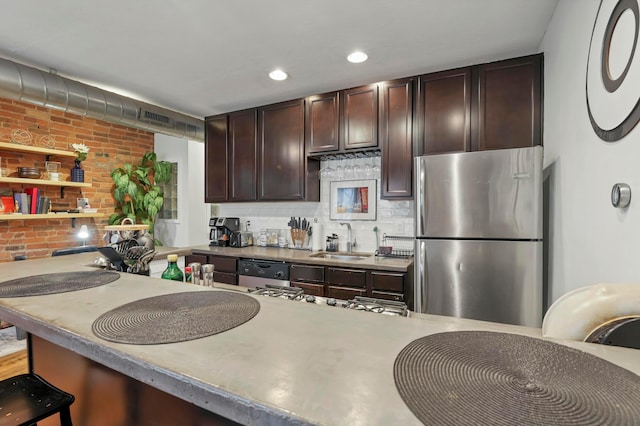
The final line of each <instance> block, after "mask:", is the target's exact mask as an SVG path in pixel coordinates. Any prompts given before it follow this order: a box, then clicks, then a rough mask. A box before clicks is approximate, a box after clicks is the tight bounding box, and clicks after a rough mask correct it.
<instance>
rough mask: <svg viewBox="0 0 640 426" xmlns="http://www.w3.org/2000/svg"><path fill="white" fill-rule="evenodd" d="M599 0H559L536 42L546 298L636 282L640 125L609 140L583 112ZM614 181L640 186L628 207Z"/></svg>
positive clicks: (639, 226) (639, 279)
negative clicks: (622, 205) (620, 204)
mask: <svg viewBox="0 0 640 426" xmlns="http://www.w3.org/2000/svg"><path fill="white" fill-rule="evenodd" d="M598 5H599V1H598V0H579V1H578V0H560V1H559V2H558V6H557V8H556V11H555V13H554V15H553V18H552V20H551V22H550V24H549V27H548V29H547V32H546V34H545V37H544V39H543V41H542V44H541V46H540V51H542V52H544V61H545V76H544V85H545V90H544V147H545V168H546V171H547V172H548V173H549V179H550V180H549V186H550V203H549V205H548V208H549V216H550V221H549V228H550V234H551V238H550V241H547V243H548V244H549V246H548V247H549V251H550V262H549V277H550V283H549V285H550V297H551V299H552V300H555V299H557V298H558V297H559V296H561V295H562V294H564V293H566V292H568V291H570V290H573V289H576V288H578V287H583V286H586V285H592V284H595V283H601V282H634V283H640V261H639V256H640V216H639V215H638V209H639V208H640V197H638V195H640V126H636V128H635V129H634V130H632V131H631V133H630V134H628V135H627V136H626V137H624V138H623V139H621V140H620V141H618V142H614V143H607V142H604V141H602V140H601V139H600V138H599V137H598V136H597V135H596V134H595V133H594V131H593V129H592V127H591V124H590V122H589V117H588V113H587V104H586V95H585V84H586V66H587V57H588V51H589V41H590V39H591V32H592V30H593V24H594V20H595V17H596V13H597V10H598ZM634 60H635V61H639V60H640V58H639V57H638V55H636V57H635V59H634ZM630 77H631V78H635V79H638V78H640V76H638V75H634V76H627V79H628V78H630ZM636 81H637V80H636ZM631 95H632V96H635V99H638V98H639V97H640V96H639V95H640V94H639V93H633V94H631ZM616 107H617V106H616V105H615V104H611V105H607V108H611V109H615V108H616ZM616 182H626V183H628V184H629V185H630V186H631V189H632V192H634V193H635V194H638V195H634V196H635V197H636V198H635V199H634V198H633V196H632V201H631V205H630V207H629V208H628V209H627V210H626V211H623V210H620V209H615V208H613V207H612V206H611V203H610V192H611V187H612V186H613V184H614V183H616Z"/></svg>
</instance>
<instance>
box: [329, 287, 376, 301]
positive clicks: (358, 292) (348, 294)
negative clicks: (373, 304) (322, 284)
mask: <svg viewBox="0 0 640 426" xmlns="http://www.w3.org/2000/svg"><path fill="white" fill-rule="evenodd" d="M366 294H367V292H366V290H364V289H358V288H347V287H335V286H331V285H330V286H327V289H326V296H327V297H333V298H335V299H340V300H350V299H353V298H354V297H356V296H366Z"/></svg>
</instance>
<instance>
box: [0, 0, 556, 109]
mask: <svg viewBox="0 0 640 426" xmlns="http://www.w3.org/2000/svg"><path fill="white" fill-rule="evenodd" d="M556 3H557V0H272V1H266V0H236V1H233V0H225V1H223V0H168V1H167V0H165V1H158V0H134V1H131V0H107V1H104V0H57V1H50V0H14V1H8V2H3V3H2V14H3V16H4V17H5V19H3V22H2V25H0V57H4V58H6V59H9V60H13V61H15V62H19V63H22V64H25V65H30V66H34V67H36V68H40V69H43V70H49V69H54V70H56V72H57V73H58V74H60V75H62V76H65V77H68V78H71V79H74V80H79V81H83V82H85V83H89V84H92V85H95V86H98V87H101V88H103V89H106V90H110V91H113V92H117V93H120V94H123V95H126V96H129V97H132V98H136V99H139V100H142V101H145V102H149V103H152V104H155V105H159V106H162V107H165V108H168V109H171V110H174V111H178V112H182V113H186V114H189V115H193V116H195V117H199V118H202V117H205V116H208V115H213V114H217V113H222V112H229V111H234V110H239V109H242V108H246V107H252V106H258V105H265V104H269V103H273V102H278V101H284V100H288V99H292V98H298V97H303V96H307V95H311V94H316V93H322V92H325V91H329V90H335V89H344V88H349V87H353V86H357V85H361V84H366V83H372V82H375V81H381V80H385V79H391V78H398V77H405V76H410V75H418V74H422V73H426V72H432V71H438V70H443V69H449V68H454V67H457V66H463V65H470V64H476V63H482V62H489V61H493V60H497V59H505V58H510V57H515V56H522V55H527V54H531V53H537V49H538V46H539V45H540V42H541V41H542V37H543V35H544V32H545V30H546V28H547V25H548V23H549V21H550V19H551V16H552V14H553V11H554V9H555V6H556ZM356 49H361V50H364V51H365V52H366V53H367V54H368V55H369V60H368V61H367V62H365V63H363V64H350V63H348V62H347V61H346V59H345V57H346V56H347V54H348V53H350V52H351V51H353V50H356ZM277 67H280V68H282V69H284V70H286V71H287V72H288V73H289V76H290V78H289V79H288V80H286V81H284V82H276V81H272V80H270V79H269V78H268V76H267V74H268V73H269V71H271V70H273V69H274V68H277Z"/></svg>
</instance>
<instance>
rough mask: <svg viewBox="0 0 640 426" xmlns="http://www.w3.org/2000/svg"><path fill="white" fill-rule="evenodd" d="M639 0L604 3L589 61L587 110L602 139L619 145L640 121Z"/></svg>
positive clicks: (596, 22) (608, 1) (594, 127)
mask: <svg viewBox="0 0 640 426" xmlns="http://www.w3.org/2000/svg"><path fill="white" fill-rule="evenodd" d="M638 10H639V8H638V0H601V2H600V6H599V8H598V14H597V16H596V21H595V23H594V25H593V32H592V33H591V43H590V44H589V58H588V60H587V84H586V95H587V110H588V112H589V120H590V121H591V126H592V127H593V130H594V131H595V132H596V134H597V135H598V136H599V137H600V139H602V140H604V141H606V142H615V141H618V140H620V139H622V138H623V137H624V136H626V135H627V134H628V133H629V132H630V131H631V130H632V129H633V128H634V127H635V125H636V124H637V123H638V121H640V53H639V52H637V49H638V29H639V26H640V13H639V11H638Z"/></svg>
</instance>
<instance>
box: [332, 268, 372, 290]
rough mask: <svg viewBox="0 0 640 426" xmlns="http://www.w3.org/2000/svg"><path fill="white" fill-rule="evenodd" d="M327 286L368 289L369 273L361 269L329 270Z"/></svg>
mask: <svg viewBox="0 0 640 426" xmlns="http://www.w3.org/2000/svg"><path fill="white" fill-rule="evenodd" d="M326 282H327V284H337V285H344V286H347V287H366V285H367V271H364V270H360V269H342V268H327V279H326Z"/></svg>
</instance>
